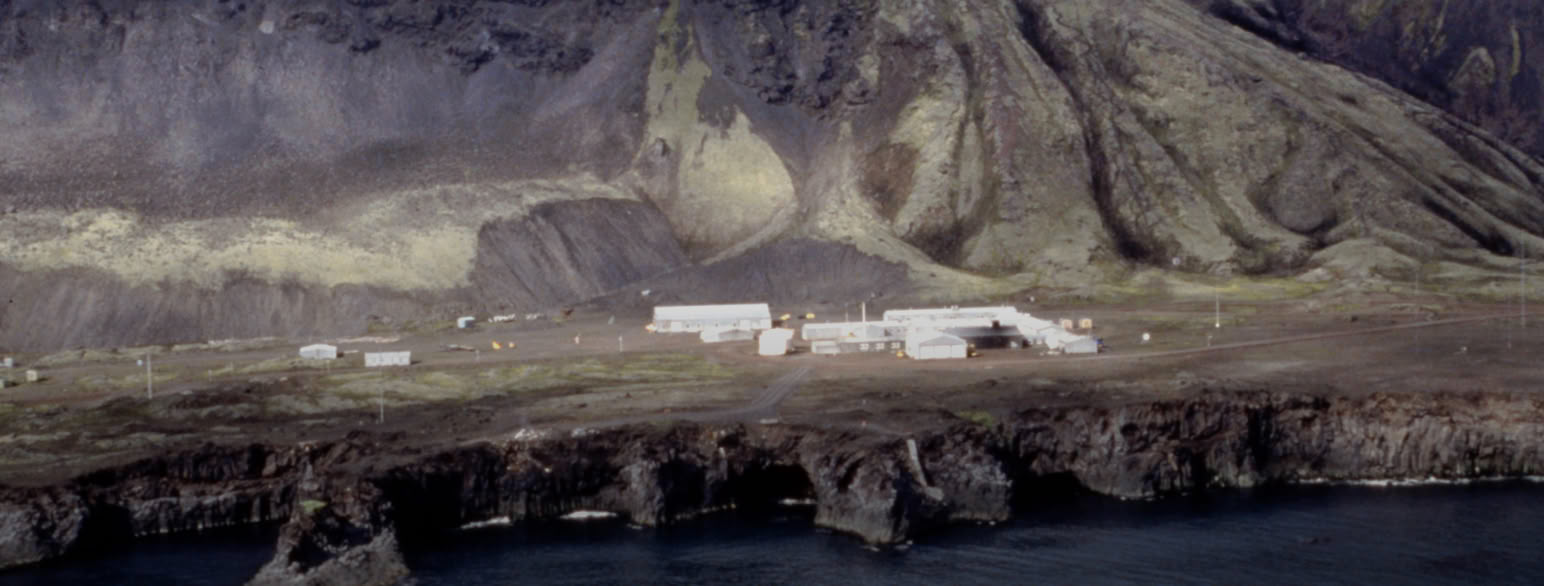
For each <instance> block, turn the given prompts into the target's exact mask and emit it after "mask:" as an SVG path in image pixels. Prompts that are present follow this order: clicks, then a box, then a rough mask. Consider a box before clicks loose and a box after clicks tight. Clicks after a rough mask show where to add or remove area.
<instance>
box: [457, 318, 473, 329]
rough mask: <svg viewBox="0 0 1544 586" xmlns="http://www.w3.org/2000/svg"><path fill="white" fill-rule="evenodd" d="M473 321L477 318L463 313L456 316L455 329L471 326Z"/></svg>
mask: <svg viewBox="0 0 1544 586" xmlns="http://www.w3.org/2000/svg"><path fill="white" fill-rule="evenodd" d="M474 321H477V318H476V317H473V316H470V315H463V316H461V317H458V318H456V329H458V330H464V329H467V328H470V327H472V322H474Z"/></svg>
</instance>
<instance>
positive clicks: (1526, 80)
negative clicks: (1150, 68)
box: [1192, 0, 1544, 157]
mask: <svg viewBox="0 0 1544 586" xmlns="http://www.w3.org/2000/svg"><path fill="white" fill-rule="evenodd" d="M1192 3H1194V4H1196V5H1197V6H1203V7H1205V8H1207V9H1208V10H1210V11H1211V12H1212V13H1213V14H1216V15H1217V16H1219V17H1222V18H1224V19H1227V20H1229V21H1231V22H1234V23H1235V24H1238V25H1239V26H1241V27H1244V28H1245V29H1247V30H1250V31H1252V32H1254V33H1256V34H1259V35H1261V36H1263V37H1265V38H1267V39H1269V40H1271V41H1273V42H1275V43H1277V44H1279V45H1281V46H1283V47H1286V48H1288V49H1292V50H1297V51H1302V52H1305V53H1307V54H1309V55H1312V56H1314V57H1315V58H1319V59H1324V60H1327V61H1330V62H1332V63H1337V64H1341V65H1344V66H1346V67H1348V68H1350V69H1354V70H1356V71H1360V72H1363V73H1366V74H1368V75H1370V76H1373V77H1376V78H1378V79H1380V80H1383V81H1386V82H1388V83H1389V84H1391V85H1393V86H1395V87H1397V88H1399V89H1400V90H1403V91H1405V92H1408V93H1410V94H1411V95H1413V96H1415V97H1417V98H1420V99H1421V100H1422V101H1425V102H1428V103H1431V104H1434V105H1436V106H1438V107H1440V108H1442V109H1444V110H1447V111H1448V112H1452V113H1454V114H1456V115H1458V116H1459V117H1460V118H1463V119H1464V120H1466V121H1468V122H1470V123H1471V124H1475V125H1477V126H1480V127H1482V128H1484V129H1485V130H1486V131H1488V132H1489V133H1491V134H1493V135H1495V136H1496V137H1498V138H1500V139H1502V140H1504V141H1506V142H1509V143H1511V144H1512V145H1514V146H1517V147H1519V148H1521V149H1523V150H1524V151H1527V152H1528V153H1530V154H1532V155H1533V156H1535V157H1538V156H1541V155H1544V134H1541V133H1540V131H1539V128H1540V122H1541V121H1544V108H1541V106H1540V104H1541V103H1544V102H1541V100H1540V97H1541V91H1544V77H1541V74H1544V62H1541V61H1540V59H1539V57H1538V54H1537V49H1536V48H1537V47H1538V44H1539V42H1540V41H1544V28H1540V23H1541V22H1544V7H1540V6H1539V5H1538V3H1535V2H1526V1H1506V0H1503V1H1500V2H1463V3H1452V2H1438V1H1436V0H1431V1H1418V2H1379V1H1349V2H1303V1H1301V0H1220V1H1210V0H1192Z"/></svg>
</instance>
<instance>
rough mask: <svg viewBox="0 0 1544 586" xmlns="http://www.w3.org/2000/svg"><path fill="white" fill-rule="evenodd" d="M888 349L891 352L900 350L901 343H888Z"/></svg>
mask: <svg viewBox="0 0 1544 586" xmlns="http://www.w3.org/2000/svg"><path fill="white" fill-rule="evenodd" d="M890 349H891V350H900V349H901V343H900V342H891V343H890Z"/></svg>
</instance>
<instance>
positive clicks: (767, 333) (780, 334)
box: [761, 328, 793, 340]
mask: <svg viewBox="0 0 1544 586" xmlns="http://www.w3.org/2000/svg"><path fill="white" fill-rule="evenodd" d="M777 338H785V339H789V340H792V339H793V330H791V329H788V328H773V329H770V330H762V332H761V339H763V340H775V339H777Z"/></svg>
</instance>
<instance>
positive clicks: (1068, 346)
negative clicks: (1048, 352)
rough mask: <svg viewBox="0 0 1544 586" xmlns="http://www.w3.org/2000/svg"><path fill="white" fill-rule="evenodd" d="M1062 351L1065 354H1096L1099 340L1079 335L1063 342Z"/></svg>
mask: <svg viewBox="0 0 1544 586" xmlns="http://www.w3.org/2000/svg"><path fill="white" fill-rule="evenodd" d="M1062 352H1063V353H1066V354H1098V353H1099V340H1096V339H1094V338H1090V337H1088V336H1081V337H1078V338H1076V339H1073V340H1069V341H1068V342H1067V343H1065V344H1063V345H1062Z"/></svg>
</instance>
